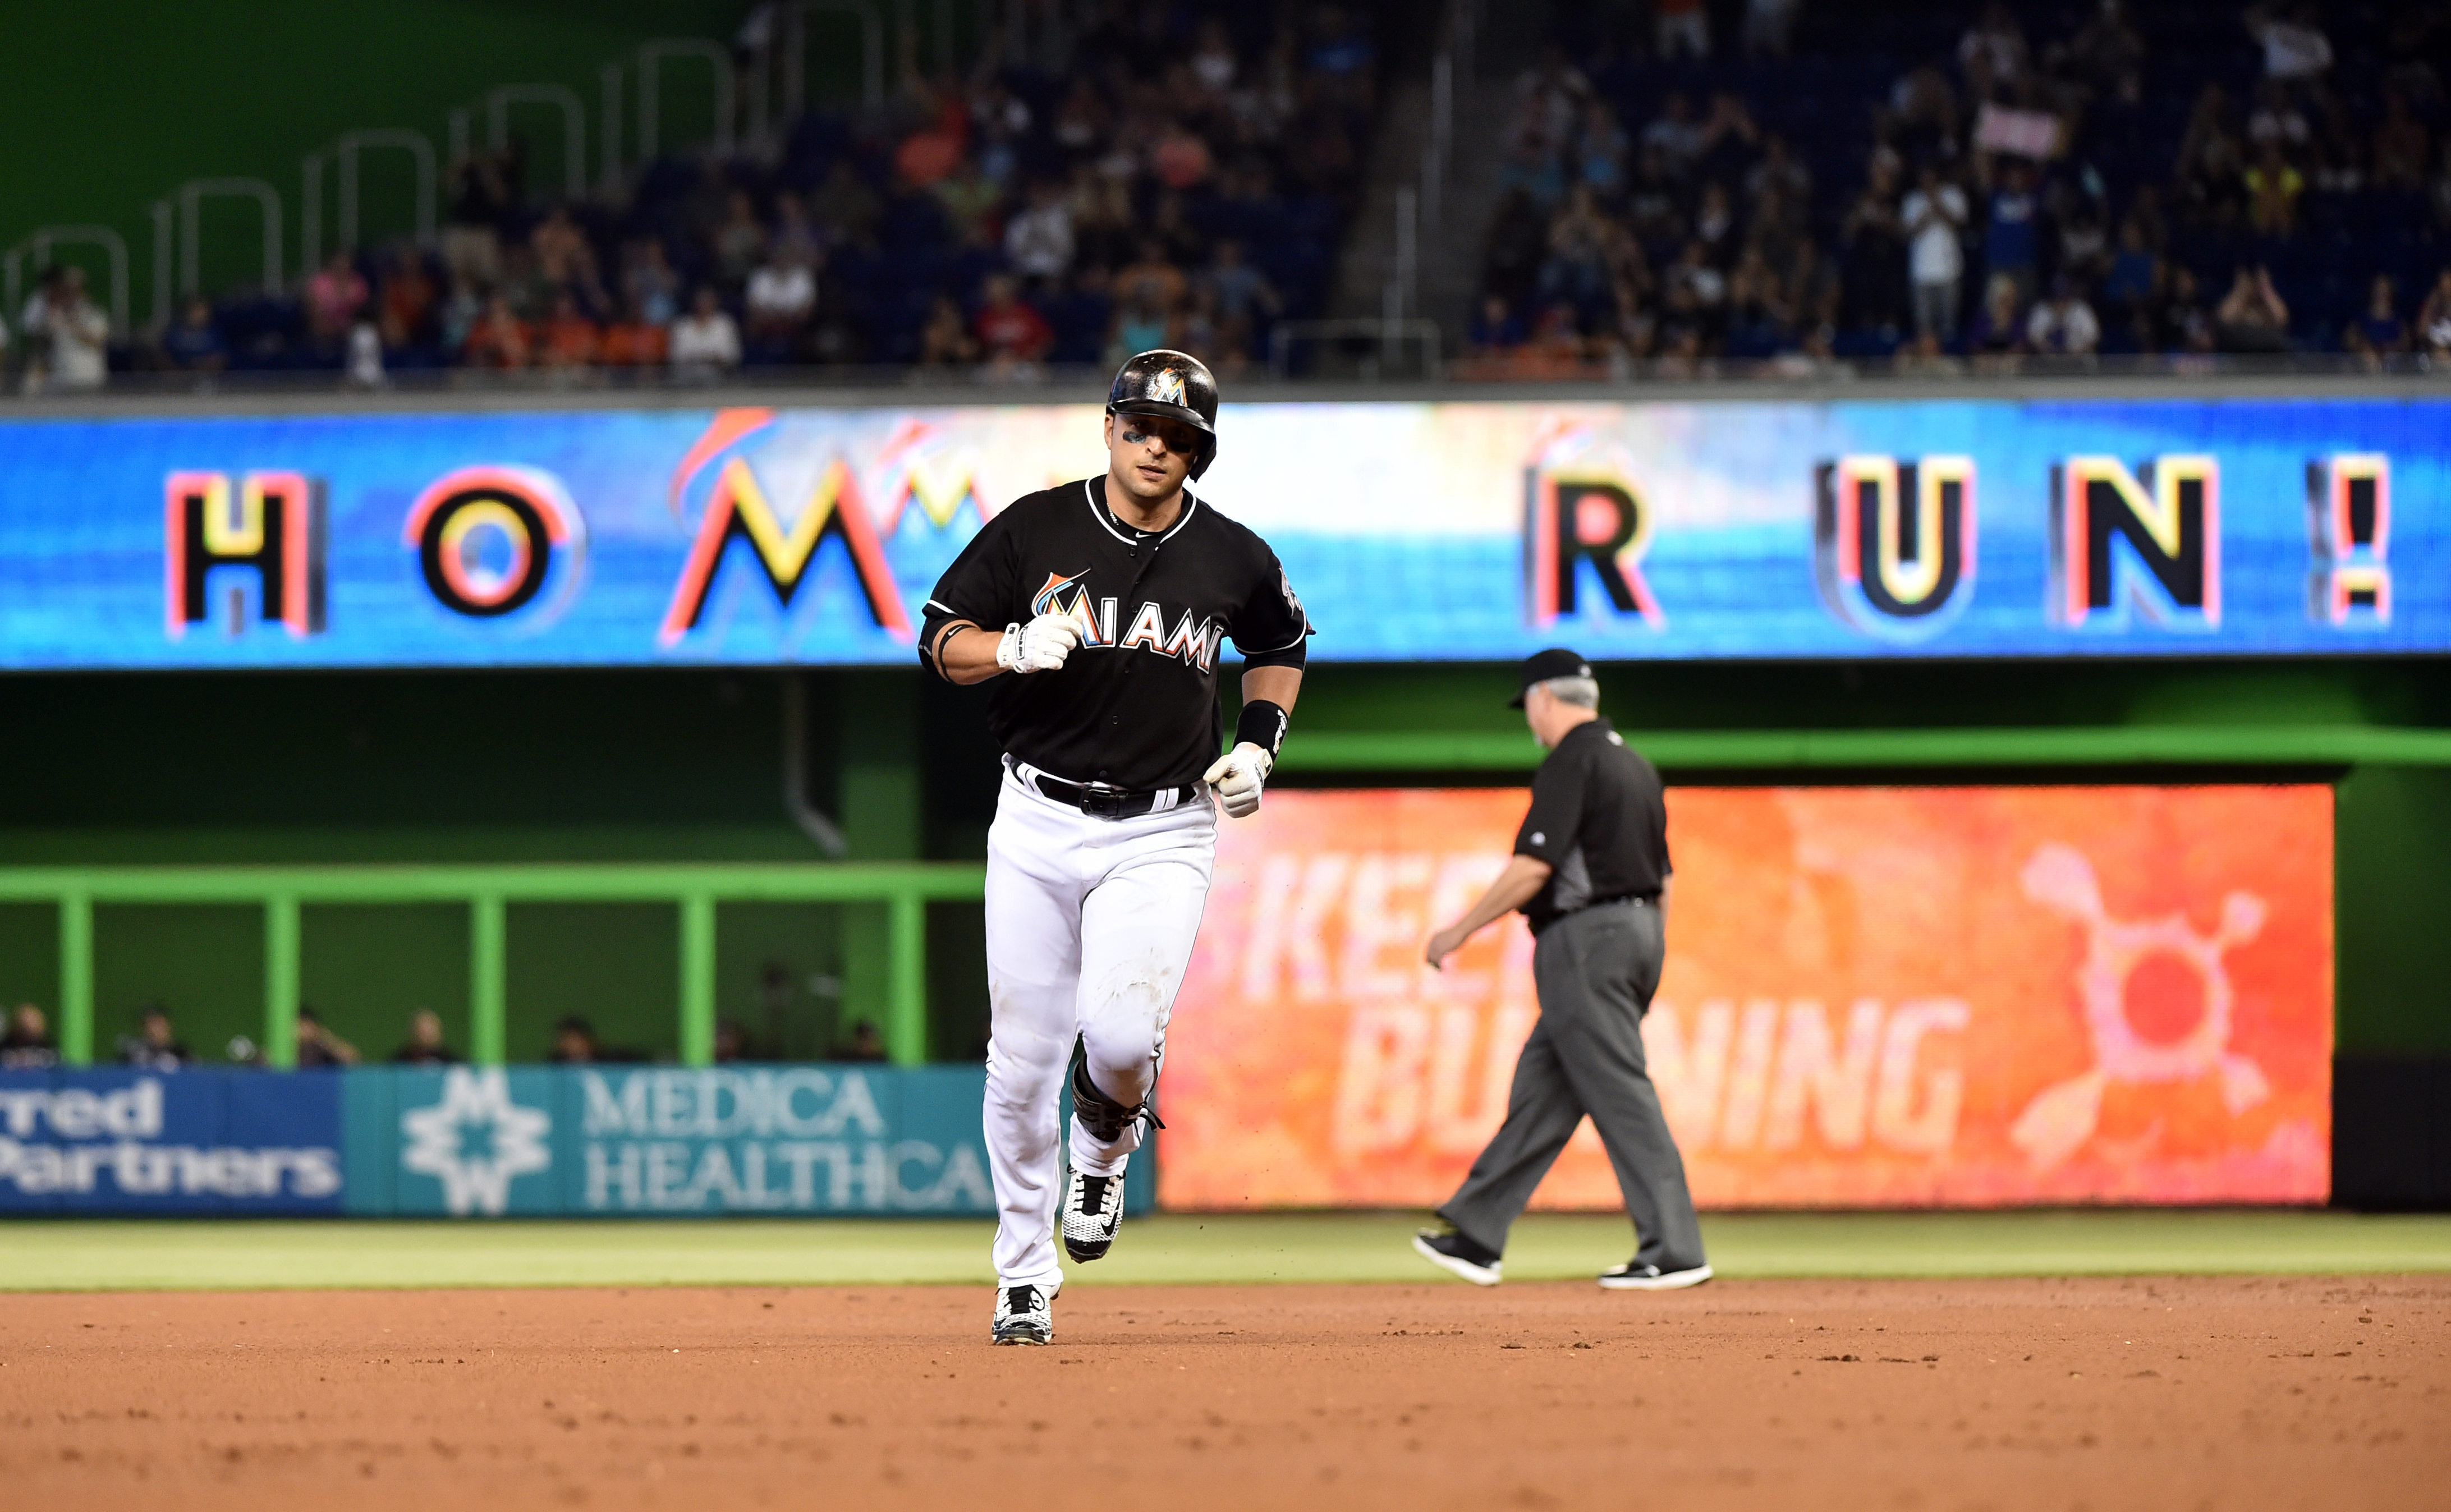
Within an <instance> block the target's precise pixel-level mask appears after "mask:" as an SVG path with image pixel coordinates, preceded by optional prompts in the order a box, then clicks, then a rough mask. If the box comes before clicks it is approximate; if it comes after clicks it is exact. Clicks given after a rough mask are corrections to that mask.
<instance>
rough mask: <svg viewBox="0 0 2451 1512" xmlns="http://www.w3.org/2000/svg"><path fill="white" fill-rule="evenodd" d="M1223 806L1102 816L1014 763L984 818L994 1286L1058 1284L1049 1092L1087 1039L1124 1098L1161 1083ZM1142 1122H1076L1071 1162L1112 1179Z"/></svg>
mask: <svg viewBox="0 0 2451 1512" xmlns="http://www.w3.org/2000/svg"><path fill="white" fill-rule="evenodd" d="M1216 857H1217V813H1216V809H1215V807H1214V806H1213V805H1212V804H1211V803H1210V802H1209V800H1208V796H1207V794H1206V790H1205V789H1204V790H1203V791H1202V793H1201V795H1200V796H1199V797H1197V798H1195V799H1193V800H1191V801H1190V802H1187V803H1185V804H1182V805H1180V806H1178V807H1174V808H1169V809H1164V810H1159V811H1156V812H1153V813H1149V814H1144V815H1139V816H1138V817H1136V818H1129V819H1101V818H1094V817H1092V816H1090V815H1086V814H1083V813H1082V812H1081V811H1080V810H1078V809H1075V808H1072V807H1071V806H1069V804H1063V803H1058V802H1056V801H1055V800H1054V799H1052V798H1049V797H1048V796H1047V795H1044V794H1042V793H1040V792H1038V791H1037V789H1035V788H1034V787H1030V786H1029V785H1027V784H1026V783H1025V782H1024V781H1023V779H1022V777H1021V776H1016V775H1015V774H1014V772H1013V771H1012V770H1011V769H1010V767H1008V769H1007V771H1006V774H1005V779H1004V790H1003V792H1002V793H1001V794H999V795H998V796H997V799H996V817H995V823H994V824H993V825H992V826H991V827H990V829H989V831H988V884H987V926H988V1002H989V1007H990V1011H991V1013H992V1014H993V1024H992V1028H991V1030H990V1034H989V1037H988V1091H987V1108H986V1125H987V1141H988V1167H989V1169H990V1173H991V1174H992V1175H993V1177H994V1179H995V1195H996V1238H995V1267H996V1279H997V1284H998V1285H1000V1286H1054V1285H1056V1284H1057V1283H1059V1282H1060V1281H1061V1280H1062V1279H1063V1271H1062V1269H1061V1267H1059V1266H1058V1265H1057V1263H1056V1257H1055V1255H1056V1252H1055V1208H1056V1205H1057V1204H1058V1203H1059V1202H1061V1201H1062V1200H1063V1171H1062V1167H1061V1162H1059V1161H1058V1160H1057V1158H1056V1144H1055V1141H1056V1137H1057V1134H1058V1130H1057V1129H1056V1112H1057V1098H1058V1095H1059V1094H1060V1092H1061V1091H1062V1090H1063V1086H1064V1078H1065V1072H1066V1071H1067V1070H1069V1067H1070V1065H1071V1060H1072V1038H1073V1036H1074V1035H1075V1034H1078V1035H1079V1036H1080V1037H1081V1040H1082V1044H1083V1048H1084V1051H1085V1052H1086V1053H1087V1055H1088V1063H1089V1075H1090V1078H1091V1079H1092V1080H1093V1081H1095V1082H1096V1083H1097V1084H1098V1090H1101V1091H1103V1092H1105V1093H1106V1094H1107V1095H1108V1097H1111V1098H1113V1099H1114V1100H1115V1101H1116V1102H1119V1103H1122V1104H1124V1105H1125V1106H1127V1107H1131V1106H1135V1105H1137V1104H1138V1103H1139V1102H1140V1100H1141V1099H1142V1098H1143V1097H1145V1096H1147V1094H1148V1092H1149V1090H1150V1088H1151V1087H1153V1086H1154V1085H1155V1084H1156V1082H1157V1070H1158V1065H1159V1063H1160V1062H1161V1061H1162V1060H1163V1059H1164V1058H1165V1054H1166V1025H1167V1018H1168V1016H1169V1015H1171V1014H1172V1012H1173V1011H1174V994H1175V990H1176V989H1178V988H1179V987H1181V986H1182V985H1183V973H1184V969H1185V968H1186V967H1187V966H1189V965H1190V964H1191V944H1192V940H1193V938H1194V937H1195V936H1196V935H1197V934H1198V933H1199V932H1200V911H1201V909H1202V908H1203V907H1204V906H1206V903H1207V901H1208V874H1209V871H1210V868H1211V867H1212V865H1213V864H1214V863H1215V861H1216ZM1142 1134H1143V1130H1142V1128H1141V1126H1140V1124H1139V1123H1138V1122H1137V1121H1136V1122H1134V1123H1133V1124H1132V1125H1131V1126H1130V1127H1128V1128H1127V1129H1125V1130H1124V1133H1123V1136H1122V1137H1121V1138H1120V1139H1117V1140H1116V1141H1115V1142H1114V1143H1112V1144H1107V1143H1104V1142H1102V1141H1099V1140H1096V1139H1093V1138H1091V1137H1090V1134H1089V1131H1088V1129H1084V1128H1083V1127H1082V1125H1081V1121H1080V1120H1079V1119H1078V1118H1077V1117H1076V1118H1075V1119H1073V1121H1072V1129H1071V1141H1072V1163H1073V1165H1074V1166H1075V1167H1077V1168H1079V1169H1080V1170H1082V1171H1083V1172H1085V1173H1087V1174H1088V1175H1092V1176H1120V1175H1122V1174H1123V1172H1124V1165H1125V1163H1126V1162H1127V1160H1129V1159H1130V1157H1131V1152H1132V1151H1133V1150H1135V1149H1139V1148H1140V1144H1141V1138H1142Z"/></svg>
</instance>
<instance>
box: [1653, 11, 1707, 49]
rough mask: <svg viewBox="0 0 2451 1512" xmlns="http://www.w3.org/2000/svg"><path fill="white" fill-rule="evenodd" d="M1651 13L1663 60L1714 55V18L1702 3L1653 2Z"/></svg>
mask: <svg viewBox="0 0 2451 1512" xmlns="http://www.w3.org/2000/svg"><path fill="white" fill-rule="evenodd" d="M1651 13H1652V16H1653V20H1654V29H1655V31H1656V32H1657V37H1658V47H1659V55H1660V57H1662V58H1673V57H1676V55H1677V54H1678V53H1680V52H1683V53H1686V54H1689V55H1691V56H1693V57H1696V58H1707V57H1709V56H1710V55H1711V17H1710V12H1708V11H1707V10H1704V9H1703V8H1702V0H1652V6H1651Z"/></svg>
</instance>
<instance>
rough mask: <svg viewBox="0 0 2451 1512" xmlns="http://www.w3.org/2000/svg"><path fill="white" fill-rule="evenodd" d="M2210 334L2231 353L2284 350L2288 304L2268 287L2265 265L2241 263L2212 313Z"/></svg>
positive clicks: (2286, 345)
mask: <svg viewBox="0 0 2451 1512" xmlns="http://www.w3.org/2000/svg"><path fill="white" fill-rule="evenodd" d="M2213 323H2214V335H2215V337H2216V339H2217V340H2218V342H2219V343H2220V345H2221V349H2222V350H2223V351H2225V352H2233V353H2261V352H2285V351H2287V350H2288V349H2289V306H2288V304H2286V303H2284V301H2283V300H2282V298H2281V291H2280V290H2279V289H2276V288H2274V287H2273V286H2272V272H2271V270H2270V269H2269V268H2265V267H2261V266H2258V267H2252V268H2250V267H2247V266H2245V265H2243V264H2242V265H2240V267H2239V269H2238V272H2237V274H2236V275H2235V276H2234V277H2232V279H2231V280H2230V286H2229V294H2228V295H2227V297H2226V298H2224V299H2223V301H2222V303H2221V308H2220V309H2219V310H2218V311H2216V312H2215V313H2214V317H2213Z"/></svg>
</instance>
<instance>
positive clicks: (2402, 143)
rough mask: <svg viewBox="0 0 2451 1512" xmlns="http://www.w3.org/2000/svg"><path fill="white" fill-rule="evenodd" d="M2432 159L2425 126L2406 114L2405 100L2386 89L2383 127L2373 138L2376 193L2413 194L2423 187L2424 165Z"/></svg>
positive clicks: (2395, 90)
mask: <svg viewBox="0 0 2451 1512" xmlns="http://www.w3.org/2000/svg"><path fill="white" fill-rule="evenodd" d="M2433 156H2434V145H2433V143H2432V142H2431V141H2430V140H2429V139H2428V138H2427V136H2426V132H2425V123H2424V122H2422V121H2420V120H2419V119H2417V117H2416V116H2414V115H2412V114H2410V113H2409V109H2408V97H2407V96H2406V95H2405V94H2403V93H2402V91H2400V90H2398V89H2386V90H2384V91H2383V97H2382V125H2381V126H2378V127H2376V128H2375V134H2374V184H2375V187H2376V188H2379V189H2401V190H2407V191H2415V190H2418V189H2422V188H2423V187H2425V165H2426V164H2427V162H2428V161H2430V160H2431V159H2432V158H2433Z"/></svg>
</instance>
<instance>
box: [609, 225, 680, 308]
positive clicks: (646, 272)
mask: <svg viewBox="0 0 2451 1512" xmlns="http://www.w3.org/2000/svg"><path fill="white" fill-rule="evenodd" d="M621 286H622V290H623V292H624V293H626V294H627V295H628V296H629V300H630V308H631V311H632V313H633V314H634V315H635V316H636V318H637V319H639V320H642V321H645V322H646V323H647V324H651V325H658V326H660V325H670V324H672V323H673V318H674V317H675V316H676V315H678V314H679V313H680V309H681V281H680V275H679V274H677V273H676V272H674V271H673V265H672V263H671V261H670V260H669V259H667V258H666V257H665V256H664V244H663V243H662V242H661V241H659V240H658V239H657V238H655V237H652V236H647V237H641V238H639V239H638V241H637V243H636V244H635V245H633V246H632V248H631V255H630V259H629V265H628V266H626V267H624V268H623V269H622V270H621Z"/></svg>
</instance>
